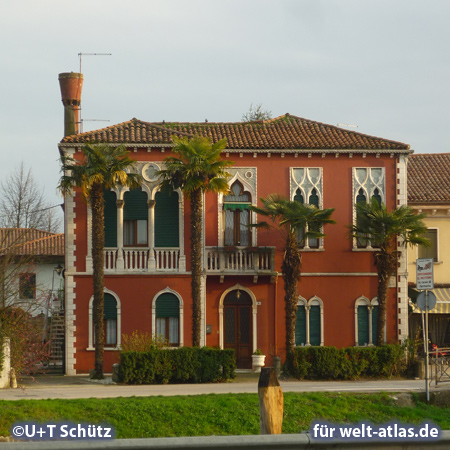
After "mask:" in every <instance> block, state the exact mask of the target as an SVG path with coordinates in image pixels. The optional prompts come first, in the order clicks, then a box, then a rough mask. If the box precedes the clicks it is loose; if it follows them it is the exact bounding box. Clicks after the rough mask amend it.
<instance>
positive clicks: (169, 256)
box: [105, 247, 181, 273]
mask: <svg viewBox="0 0 450 450" xmlns="http://www.w3.org/2000/svg"><path fill="white" fill-rule="evenodd" d="M120 253H121V256H122V258H119V255H120ZM180 259H181V258H180V249H179V248H175V247H167V248H162V247H158V248H154V249H153V251H150V249H149V248H142V247H126V248H123V249H122V250H121V252H119V249H118V248H106V249H105V272H106V273H109V272H116V271H125V272H134V273H139V272H140V273H142V272H146V273H149V272H150V273H151V272H179V271H180Z"/></svg>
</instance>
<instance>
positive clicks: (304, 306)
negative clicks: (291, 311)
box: [295, 296, 323, 345]
mask: <svg viewBox="0 0 450 450" xmlns="http://www.w3.org/2000/svg"><path fill="white" fill-rule="evenodd" d="M295 345H323V302H322V300H321V299H320V298H318V297H315V296H314V297H312V298H311V299H310V300H309V301H308V302H307V301H306V300H305V299H304V298H302V297H300V298H299V300H298V302H297V321H296V323H295Z"/></svg>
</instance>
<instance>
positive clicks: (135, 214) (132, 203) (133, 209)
mask: <svg viewBox="0 0 450 450" xmlns="http://www.w3.org/2000/svg"><path fill="white" fill-rule="evenodd" d="M123 199H124V201H125V205H124V207H123V220H148V207H147V194H146V193H145V192H143V191H142V189H141V188H139V189H132V190H131V191H128V192H125V195H124V196H123Z"/></svg>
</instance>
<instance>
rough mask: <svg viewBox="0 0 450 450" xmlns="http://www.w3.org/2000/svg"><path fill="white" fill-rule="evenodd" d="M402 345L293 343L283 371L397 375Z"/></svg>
mask: <svg viewBox="0 0 450 450" xmlns="http://www.w3.org/2000/svg"><path fill="white" fill-rule="evenodd" d="M404 358H405V348H404V347H403V346H401V345H381V346H378V347H348V348H342V349H337V348H335V347H296V348H295V349H294V351H293V352H289V353H288V355H287V357H286V361H285V364H284V367H283V369H284V372H285V373H286V374H287V375H290V376H292V377H294V378H297V379H299V380H302V379H315V380H326V379H336V378H340V379H344V380H351V379H355V378H359V377H364V376H370V377H386V378H390V377H392V376H394V375H399V374H400V373H401V371H402V369H403V368H404V362H405V360H404Z"/></svg>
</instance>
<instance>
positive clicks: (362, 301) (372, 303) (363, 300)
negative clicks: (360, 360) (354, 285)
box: [355, 296, 386, 347]
mask: <svg viewBox="0 0 450 450" xmlns="http://www.w3.org/2000/svg"><path fill="white" fill-rule="evenodd" d="M359 306H366V307H367V308H368V315H367V320H368V330H369V331H368V332H369V339H368V342H367V344H366V343H363V344H360V343H359V325H358V320H359V313H358V307H359ZM375 307H378V313H379V303H378V298H377V297H374V298H373V299H372V300H369V299H368V298H367V297H364V296H361V297H358V298H357V299H356V301H355V347H371V346H374V345H376V342H373V336H374V331H373V317H372V316H373V310H374V308H375ZM375 336H376V332H375ZM385 339H386V334H385Z"/></svg>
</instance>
